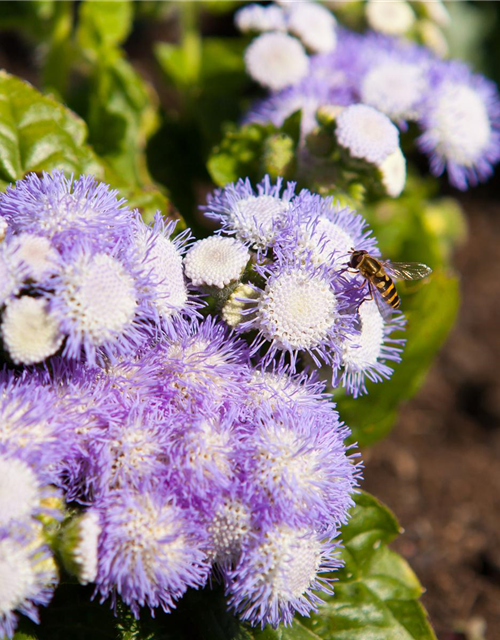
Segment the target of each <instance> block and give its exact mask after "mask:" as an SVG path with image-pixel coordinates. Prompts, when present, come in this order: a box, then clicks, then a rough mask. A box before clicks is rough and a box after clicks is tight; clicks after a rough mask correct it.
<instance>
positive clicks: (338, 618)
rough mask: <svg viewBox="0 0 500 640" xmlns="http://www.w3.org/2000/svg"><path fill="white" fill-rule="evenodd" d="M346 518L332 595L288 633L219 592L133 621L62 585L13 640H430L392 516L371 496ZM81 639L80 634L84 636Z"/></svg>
mask: <svg viewBox="0 0 500 640" xmlns="http://www.w3.org/2000/svg"><path fill="white" fill-rule="evenodd" d="M354 499H355V503H356V504H355V507H354V508H353V509H352V511H351V518H350V520H349V522H348V524H347V525H346V526H344V527H343V529H342V533H341V538H342V540H343V543H344V545H343V548H342V550H341V556H342V558H343V560H344V562H345V566H344V567H343V569H341V570H340V571H337V572H336V574H335V577H336V578H338V580H337V581H336V582H335V585H334V588H335V593H334V595H333V596H328V597H326V598H325V603H324V605H322V606H321V608H320V611H319V612H318V613H317V614H313V615H312V616H311V617H310V618H301V617H298V618H297V619H296V620H295V621H294V623H293V625H292V626H291V627H289V628H283V627H280V628H279V629H276V630H274V629H271V628H270V627H266V628H265V629H264V630H260V629H254V628H251V627H250V626H248V625H247V624H243V623H241V622H240V621H239V620H238V619H237V618H236V617H235V616H234V615H232V614H231V613H229V612H228V611H227V607H226V603H225V600H224V597H223V593H222V590H221V589H216V590H214V591H211V590H208V589H206V590H204V591H202V592H197V591H192V590H191V591H189V592H188V593H187V594H186V596H185V597H183V598H182V600H181V601H180V602H179V605H178V608H177V609H176V610H175V611H173V612H172V613H170V614H163V613H161V612H159V613H157V615H156V616H155V618H152V617H151V616H150V615H149V614H148V613H147V612H143V614H142V615H141V618H140V620H136V619H135V618H134V617H133V616H132V615H131V614H130V612H129V611H128V610H127V608H126V607H125V606H123V605H122V604H121V603H118V608H117V612H118V617H116V618H115V617H114V616H113V615H112V613H111V611H110V610H109V608H108V607H107V606H99V605H98V604H97V602H96V601H93V602H91V601H90V595H91V593H92V589H91V588H83V587H78V586H77V585H75V584H73V583H70V582H69V583H68V582H66V583H65V584H63V585H62V586H61V587H60V588H59V589H58V590H57V592H56V596H55V602H54V604H53V606H52V607H49V608H48V609H44V610H42V624H41V626H40V627H38V626H35V625H33V624H32V623H29V622H28V621H26V620H23V623H22V626H21V628H20V632H19V633H18V634H16V636H15V640H27V639H28V638H30V640H65V639H66V638H68V637H72V638H76V639H77V640H79V639H80V638H82V640H83V639H84V638H87V637H92V638H95V639H96V640H101V638H102V640H104V639H105V638H116V639H117V640H183V639H186V640H187V639H188V638H197V639H199V640H320V639H321V640H365V639H366V638H370V639H371V640H435V638H434V635H433V633H432V630H431V628H430V626H429V623H428V621H427V617H426V614H425V611H424V609H423V608H422V606H421V605H420V604H419V602H418V599H419V597H420V595H421V594H422V587H421V586H420V584H419V582H418V580H417V578H416V576H415V574H414V573H413V571H412V570H411V569H410V567H409V565H408V564H407V563H406V561H405V560H404V559H403V558H402V557H401V556H399V555H398V554H397V553H395V552H394V551H391V550H390V549H389V548H388V547H387V545H388V544H389V543H390V542H391V541H392V540H393V539H394V538H395V537H396V536H397V535H398V533H399V532H400V528H399V525H398V522H397V520H396V518H395V517H394V515H393V514H392V513H391V512H390V511H389V509H387V507H385V506H384V505H382V504H381V503H380V502H378V501H377V500H376V499H375V498H374V497H373V496H370V495H369V494H367V493H363V492H361V493H359V494H357V495H356V496H355V498H354ZM85 634H87V635H85Z"/></svg>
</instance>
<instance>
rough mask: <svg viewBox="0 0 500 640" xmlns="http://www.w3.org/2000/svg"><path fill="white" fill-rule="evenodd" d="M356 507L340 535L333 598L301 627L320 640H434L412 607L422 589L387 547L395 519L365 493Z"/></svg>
mask: <svg viewBox="0 0 500 640" xmlns="http://www.w3.org/2000/svg"><path fill="white" fill-rule="evenodd" d="M355 503H356V506H355V507H354V509H353V510H352V517H351V519H350V521H349V523H348V524H347V525H346V526H344V527H343V529H342V534H341V537H342V539H343V541H344V549H343V550H342V557H343V559H344V561H345V566H344V568H343V569H342V571H341V572H340V573H339V580H338V582H336V583H335V585H334V588H335V593H334V595H333V596H329V597H327V598H326V604H325V605H324V606H322V607H321V608H320V611H319V613H317V614H313V615H312V616H311V618H302V619H301V624H302V625H304V626H306V627H307V628H308V629H310V630H311V631H313V632H314V633H315V634H316V635H317V637H319V638H322V639H323V640H366V638H370V640H435V636H434V633H433V631H432V629H431V627H430V625H429V622H428V620H427V617H426V614H425V611H424V609H423V608H422V606H421V605H420V604H419V603H418V601H417V599H418V598H419V597H420V595H421V593H422V591H423V590H422V587H421V586H420V584H419V582H418V580H417V578H416V576H415V574H414V573H413V571H412V570H411V568H410V567H409V565H408V563H407V562H406V561H405V560H404V559H403V558H402V557H401V556H399V555H398V554H396V553H394V552H393V551H391V550H389V549H388V548H387V546H386V545H387V543H388V542H390V541H391V540H392V539H393V538H394V537H395V536H396V535H397V534H398V532H399V526H398V523H397V521H396V519H395V518H394V516H393V515H392V513H391V512H390V511H389V510H388V509H387V507H385V506H384V505H382V504H381V503H380V502H379V501H378V500H376V499H375V498H374V497H373V496H370V495H369V494H367V493H360V494H359V495H357V496H356V497H355ZM294 626H295V625H294ZM292 629H293V627H292ZM277 637H279V638H281V639H282V640H285V639H286V640H288V639H290V640H292V638H295V637H297V636H293V635H290V636H288V635H287V632H284V633H283V634H281V635H280V636H277Z"/></svg>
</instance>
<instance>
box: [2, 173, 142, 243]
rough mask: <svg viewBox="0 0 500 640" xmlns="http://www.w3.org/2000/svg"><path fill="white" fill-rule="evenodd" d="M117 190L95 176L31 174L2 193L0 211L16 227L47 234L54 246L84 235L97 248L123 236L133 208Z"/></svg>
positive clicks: (21, 229)
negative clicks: (121, 197) (119, 195)
mask: <svg viewBox="0 0 500 640" xmlns="http://www.w3.org/2000/svg"><path fill="white" fill-rule="evenodd" d="M124 205H125V200H124V199H118V192H117V191H115V190H111V189H110V188H109V186H108V185H106V184H103V183H99V182H97V181H96V180H95V178H94V177H93V176H85V175H83V176H80V177H79V178H78V179H76V180H75V179H74V177H73V176H72V177H70V178H66V177H65V176H64V174H63V172H62V171H54V172H52V173H51V174H50V173H45V172H44V173H43V175H42V177H41V178H40V177H38V175H37V174H35V173H31V174H29V175H27V176H26V177H25V178H24V179H23V180H18V181H17V182H16V184H15V186H14V187H10V186H9V187H8V188H7V191H6V192H5V193H3V194H2V195H1V196H0V215H2V216H4V217H5V218H6V220H7V222H8V223H9V226H10V227H11V228H12V229H13V230H14V231H15V232H16V233H21V232H24V231H26V232H29V233H35V234H37V235H41V236H45V237H47V238H51V239H52V242H53V244H54V246H55V247H56V248H62V247H63V246H66V245H67V243H68V242H71V240H73V239H75V238H79V237H81V235H82V234H84V235H85V236H86V237H87V238H92V242H93V244H94V245H95V246H97V247H99V248H100V249H101V250H105V249H109V248H111V247H113V246H114V245H115V244H116V242H117V241H120V240H122V239H124V238H125V239H126V238H127V237H128V235H129V227H130V223H131V219H132V215H131V212H130V211H129V210H128V209H127V208H126V207H125V206H124Z"/></svg>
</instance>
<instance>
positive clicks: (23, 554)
mask: <svg viewBox="0 0 500 640" xmlns="http://www.w3.org/2000/svg"><path fill="white" fill-rule="evenodd" d="M0 576H1V579H0V634H1V635H2V636H6V637H7V638H12V637H13V636H14V632H15V629H16V627H17V620H18V616H17V612H18V613H21V614H23V615H25V616H28V618H30V619H31V620H33V621H34V622H38V610H37V606H38V605H47V604H48V603H49V602H50V600H51V598H52V593H53V589H54V586H55V584H56V582H57V573H56V567H55V563H54V561H53V559H52V556H51V554H50V551H49V549H48V547H47V546H46V545H45V544H43V543H42V536H41V532H40V531H39V529H38V528H37V527H35V526H31V527H25V528H16V530H15V531H14V530H11V529H9V528H5V527H2V528H0Z"/></svg>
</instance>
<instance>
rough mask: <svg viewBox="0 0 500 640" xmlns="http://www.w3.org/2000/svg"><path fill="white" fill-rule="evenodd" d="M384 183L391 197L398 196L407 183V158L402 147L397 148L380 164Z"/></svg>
mask: <svg viewBox="0 0 500 640" xmlns="http://www.w3.org/2000/svg"><path fill="white" fill-rule="evenodd" d="M379 171H380V176H381V180H382V185H383V187H384V189H385V192H386V193H387V195H388V196H391V198H397V197H398V196H400V195H401V193H402V192H403V189H404V187H405V184H406V159H405V157H404V155H403V152H402V151H401V149H396V151H394V152H393V153H391V154H390V155H388V156H387V158H386V159H385V160H384V161H383V162H382V164H381V165H380V166H379Z"/></svg>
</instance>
